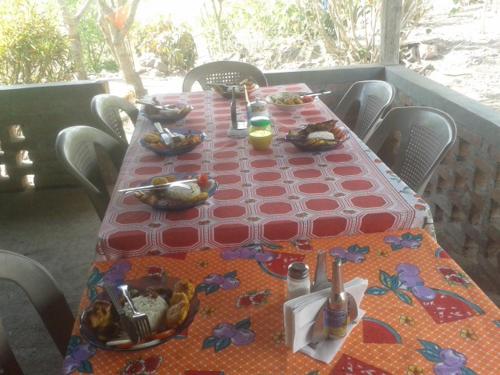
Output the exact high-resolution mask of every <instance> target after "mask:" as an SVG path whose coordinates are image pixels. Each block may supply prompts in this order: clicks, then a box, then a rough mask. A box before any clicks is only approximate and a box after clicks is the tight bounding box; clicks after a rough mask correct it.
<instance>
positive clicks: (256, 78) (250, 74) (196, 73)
mask: <svg viewBox="0 0 500 375" xmlns="http://www.w3.org/2000/svg"><path fill="white" fill-rule="evenodd" d="M247 78H250V79H251V80H252V81H253V82H256V83H257V84H258V85H259V86H261V87H262V86H267V79H266V77H265V76H264V73H262V72H261V71H260V70H259V69H258V68H257V67H255V66H253V65H251V64H247V63H244V62H240V61H215V62H211V63H208V64H203V65H200V66H197V67H196V68H194V69H193V70H191V71H190V72H189V73H188V74H187V75H186V78H184V82H183V83H182V91H183V92H190V91H191V88H192V87H193V84H194V83H195V82H198V83H199V84H200V85H201V87H202V88H203V90H209V89H210V84H212V83H225V84H234V83H239V82H241V81H243V80H244V79H247Z"/></svg>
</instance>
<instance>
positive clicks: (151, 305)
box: [123, 294, 168, 332]
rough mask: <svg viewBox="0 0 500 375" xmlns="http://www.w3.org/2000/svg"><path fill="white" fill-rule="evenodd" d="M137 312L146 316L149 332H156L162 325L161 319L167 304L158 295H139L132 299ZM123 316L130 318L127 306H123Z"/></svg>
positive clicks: (130, 310)
mask: <svg viewBox="0 0 500 375" xmlns="http://www.w3.org/2000/svg"><path fill="white" fill-rule="evenodd" d="M132 302H133V303H134V306H135V308H136V310H137V311H140V312H142V313H144V314H146V315H147V317H148V321H149V326H150V327H151V331H153V332H154V331H157V330H158V329H159V327H160V326H161V324H162V323H163V319H164V318H163V317H164V316H165V313H166V311H167V309H168V304H167V302H166V301H165V300H164V299H163V298H162V297H160V296H159V295H156V296H154V295H151V294H149V295H140V296H137V297H134V298H132ZM123 309H124V310H125V314H126V315H127V316H128V317H132V309H131V308H130V306H129V305H128V304H125V305H124V306H123Z"/></svg>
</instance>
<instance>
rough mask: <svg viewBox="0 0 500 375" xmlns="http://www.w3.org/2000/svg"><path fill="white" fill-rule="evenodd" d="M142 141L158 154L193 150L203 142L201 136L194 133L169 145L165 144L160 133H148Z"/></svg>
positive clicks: (189, 133)
mask: <svg viewBox="0 0 500 375" xmlns="http://www.w3.org/2000/svg"><path fill="white" fill-rule="evenodd" d="M142 140H143V142H145V143H146V144H147V146H148V147H149V148H151V149H152V150H154V151H158V152H165V151H172V152H173V151H175V150H179V149H184V148H191V147H195V146H197V145H199V144H200V143H201V142H202V141H203V139H202V136H201V134H193V133H192V132H188V133H187V134H186V135H185V136H183V137H174V138H173V139H172V143H171V144H169V145H166V144H165V143H164V142H163V140H162V138H161V137H160V134H159V133H147V134H146V135H144V137H142Z"/></svg>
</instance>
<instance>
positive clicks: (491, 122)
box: [266, 65, 500, 285]
mask: <svg viewBox="0 0 500 375" xmlns="http://www.w3.org/2000/svg"><path fill="white" fill-rule="evenodd" d="M266 75H267V78H268V80H269V83H270V84H273V85H275V84H284V83H297V82H304V83H306V84H308V85H309V86H310V87H311V89H313V90H318V89H324V88H332V89H333V90H334V95H332V96H329V97H324V98H323V99H324V100H325V102H326V103H327V104H328V105H329V106H330V108H332V109H333V108H335V105H336V104H337V103H338V101H339V99H340V98H341V97H342V95H343V94H344V93H345V91H346V90H347V89H348V88H349V86H350V85H351V84H352V83H354V82H356V81H360V80H367V79H382V80H386V81H388V82H390V83H391V84H393V85H394V86H395V87H396V89H397V97H396V100H395V103H394V106H408V105H425V106H430V107H435V108H438V109H441V110H443V111H445V112H447V113H449V114H450V115H451V116H452V117H453V118H454V119H455V122H456V124H457V128H458V137H457V142H456V144H455V146H454V148H453V149H452V151H451V152H450V153H449V154H448V156H447V157H446V159H445V160H444V161H443V162H442V163H441V165H440V167H439V169H438V171H437V173H436V174H435V175H434V177H433V178H432V180H431V181H430V182H429V185H428V187H427V189H426V192H425V194H424V198H425V199H426V201H427V202H428V203H429V204H430V206H431V208H432V211H433V215H434V221H435V223H436V230H437V236H438V240H439V242H440V243H441V244H442V245H443V246H444V248H445V249H447V250H449V251H451V252H452V253H453V256H454V258H455V259H457V260H458V261H460V263H461V264H463V265H464V264H479V265H480V266H481V269H482V270H483V271H484V272H485V273H486V274H487V275H488V276H489V277H490V280H491V281H493V283H496V284H497V285H500V278H498V269H499V265H500V147H499V144H500V114H499V113H498V112H495V111H494V110H492V109H490V108H488V107H486V106H484V105H482V104H480V103H478V102H476V101H474V100H472V99H469V98H467V97H465V96H464V95H461V94H459V93H457V92H455V91H453V90H450V89H448V88H446V87H444V86H443V85H440V84H439V83H436V82H434V81H432V80H430V79H428V78H425V77H422V76H420V75H418V74H416V73H414V72H412V71H410V70H408V69H406V68H404V67H402V66H387V67H384V66H379V65H360V66H354V67H348V68H346V67H340V68H333V69H321V70H301V71H289V72H269V73H268V74H266Z"/></svg>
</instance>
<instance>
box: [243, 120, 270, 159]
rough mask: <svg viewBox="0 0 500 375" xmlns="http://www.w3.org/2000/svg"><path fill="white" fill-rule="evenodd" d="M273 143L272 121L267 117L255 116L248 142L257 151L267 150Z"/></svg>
mask: <svg viewBox="0 0 500 375" xmlns="http://www.w3.org/2000/svg"><path fill="white" fill-rule="evenodd" d="M272 141H273V128H272V125H271V120H269V118H268V117H266V116H254V117H252V119H251V120H250V128H249V129H248V142H249V143H250V144H251V145H252V146H253V148H254V149H255V150H260V151H263V150H267V149H268V148H269V147H271V142H272Z"/></svg>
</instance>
